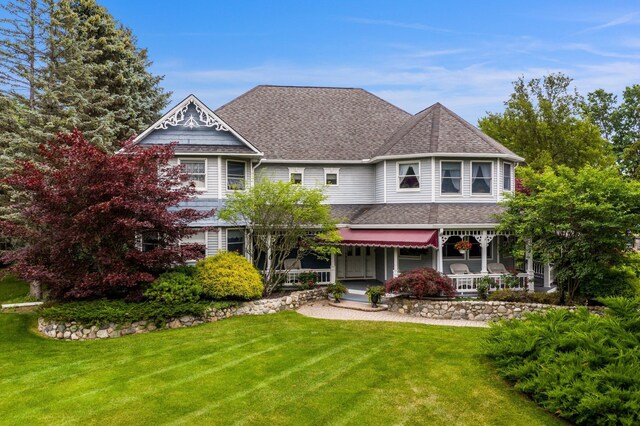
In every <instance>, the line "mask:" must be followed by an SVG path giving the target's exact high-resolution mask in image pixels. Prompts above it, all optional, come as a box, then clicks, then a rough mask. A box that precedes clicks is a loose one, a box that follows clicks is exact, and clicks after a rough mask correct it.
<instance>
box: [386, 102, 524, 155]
mask: <svg viewBox="0 0 640 426" xmlns="http://www.w3.org/2000/svg"><path fill="white" fill-rule="evenodd" d="M420 153H458V154H459V153H468V154H506V155H509V156H513V157H516V158H517V157H518V156H517V155H516V154H514V153H513V152H511V151H510V150H508V149H507V148H505V147H504V146H502V145H501V144H500V143H499V142H497V141H496V140H494V139H492V138H491V137H489V136H487V135H485V134H484V133H482V132H481V131H480V130H478V129H477V128H476V127H474V126H473V125H471V124H470V123H469V122H467V121H465V120H464V119H463V118H462V117H460V116H459V115H458V114H456V113H454V112H453V111H451V110H450V109H448V108H446V107H445V106H444V105H442V104H440V103H436V104H434V105H432V106H430V107H429V108H427V109H425V110H423V111H421V112H419V113H418V114H416V115H414V116H413V117H412V118H411V119H409V120H407V121H406V122H405V123H404V124H403V125H402V126H401V127H400V128H399V129H398V130H397V131H396V132H395V133H394V134H393V135H392V136H391V137H390V138H389V140H388V141H387V142H386V143H385V144H384V145H383V146H382V147H380V149H378V150H377V151H376V153H375V154H374V157H378V156H394V155H403V154H420Z"/></svg>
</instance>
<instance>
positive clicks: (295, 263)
mask: <svg viewBox="0 0 640 426" xmlns="http://www.w3.org/2000/svg"><path fill="white" fill-rule="evenodd" d="M284 269H287V270H288V269H302V265H300V260H299V259H285V260H284Z"/></svg>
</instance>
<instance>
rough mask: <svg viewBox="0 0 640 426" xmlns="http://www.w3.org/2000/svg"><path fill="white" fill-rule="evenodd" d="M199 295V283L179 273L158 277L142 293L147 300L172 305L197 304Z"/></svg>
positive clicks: (169, 273)
mask: <svg viewBox="0 0 640 426" xmlns="http://www.w3.org/2000/svg"><path fill="white" fill-rule="evenodd" d="M201 294H202V286H201V285H200V283H198V281H196V279H195V278H193V276H190V275H187V274H186V273H184V272H180V271H178V272H176V271H172V272H166V273H164V274H162V275H160V276H159V277H158V278H157V279H156V280H155V281H154V282H152V283H151V285H150V286H149V288H147V290H145V292H144V295H145V296H146V297H147V298H149V300H152V301H157V302H163V303H168V304H172V305H174V304H180V303H188V302H197V301H198V300H200V295H201Z"/></svg>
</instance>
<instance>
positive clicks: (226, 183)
mask: <svg viewBox="0 0 640 426" xmlns="http://www.w3.org/2000/svg"><path fill="white" fill-rule="evenodd" d="M229 162H232V163H243V164H244V189H230V188H229ZM249 167H251V166H249ZM221 176H222V174H221ZM224 178H225V179H224V187H225V188H226V190H227V191H234V192H235V191H246V190H247V189H248V187H249V179H247V162H246V161H243V160H234V159H233V158H228V159H226V160H225V161H224Z"/></svg>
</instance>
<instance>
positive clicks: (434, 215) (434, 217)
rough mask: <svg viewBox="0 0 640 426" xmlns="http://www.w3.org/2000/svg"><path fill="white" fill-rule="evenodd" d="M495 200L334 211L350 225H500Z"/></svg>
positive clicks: (338, 207) (358, 206)
mask: <svg viewBox="0 0 640 426" xmlns="http://www.w3.org/2000/svg"><path fill="white" fill-rule="evenodd" d="M503 211H504V207H501V206H500V205H498V204H495V203H473V204H471V203H402V204H334V205H332V206H331V214H332V216H333V217H334V218H336V219H337V220H338V221H339V222H341V223H344V224H350V225H415V224H428V225H456V224H461V223H464V224H497V223H498V222H499V221H498V219H497V218H496V215H498V214H500V213H502V212H503Z"/></svg>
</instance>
